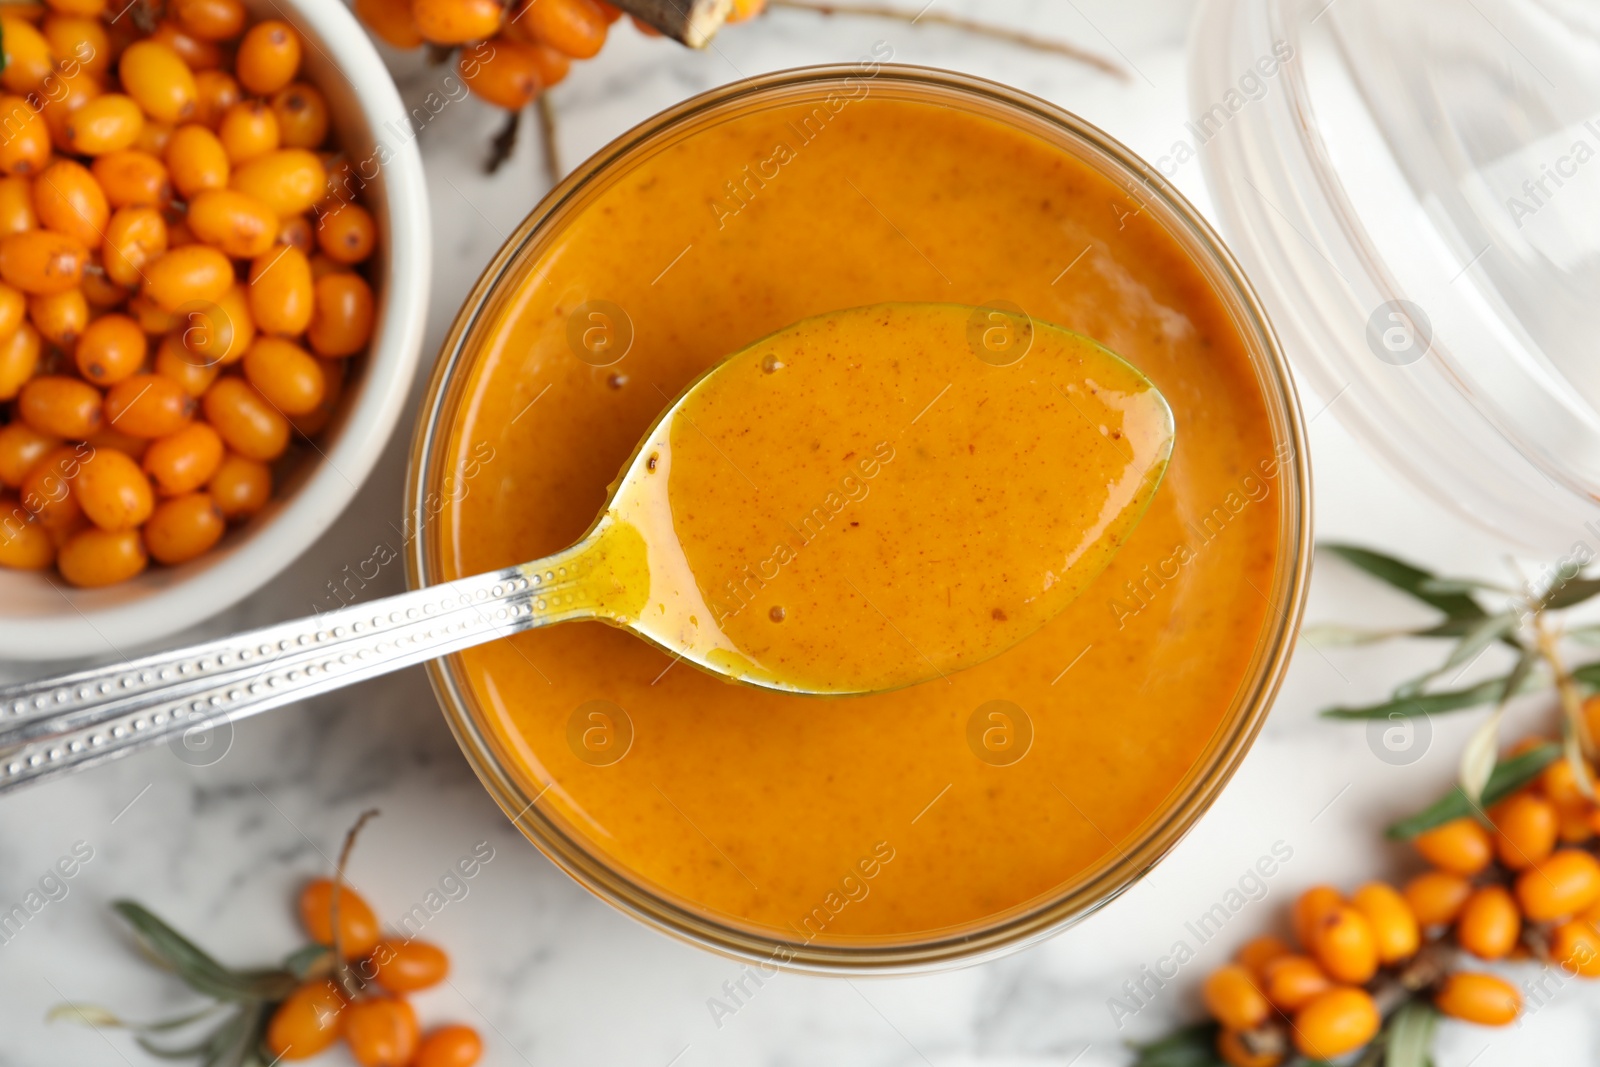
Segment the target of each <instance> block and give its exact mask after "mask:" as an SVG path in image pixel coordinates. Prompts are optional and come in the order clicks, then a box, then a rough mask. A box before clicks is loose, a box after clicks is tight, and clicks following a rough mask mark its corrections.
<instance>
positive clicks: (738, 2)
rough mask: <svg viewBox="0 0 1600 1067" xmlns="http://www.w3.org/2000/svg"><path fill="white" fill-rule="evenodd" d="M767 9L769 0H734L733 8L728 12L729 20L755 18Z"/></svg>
mask: <svg viewBox="0 0 1600 1067" xmlns="http://www.w3.org/2000/svg"><path fill="white" fill-rule="evenodd" d="M766 9H767V0H733V10H732V11H730V12H728V21H729V22H744V21H746V20H747V19H753V18H755V17H756V16H757V15H759V14H761V13H762V12H763V11H765V10H766Z"/></svg>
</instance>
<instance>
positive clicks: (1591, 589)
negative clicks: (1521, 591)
mask: <svg viewBox="0 0 1600 1067" xmlns="http://www.w3.org/2000/svg"><path fill="white" fill-rule="evenodd" d="M1596 593H1600V578H1576V577H1574V578H1568V579H1567V580H1566V581H1564V582H1561V583H1560V584H1559V585H1554V586H1551V587H1550V589H1549V590H1548V591H1547V592H1546V593H1545V594H1544V597H1543V598H1542V599H1540V601H1539V605H1540V607H1543V608H1546V609H1548V610H1550V611H1560V610H1561V609H1563V608H1570V607H1572V606H1573V605H1575V604H1582V603H1583V602H1584V601H1585V600H1588V599H1589V598H1590V597H1592V596H1594V595H1595V594H1596Z"/></svg>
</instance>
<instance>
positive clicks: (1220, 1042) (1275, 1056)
mask: <svg viewBox="0 0 1600 1067" xmlns="http://www.w3.org/2000/svg"><path fill="white" fill-rule="evenodd" d="M1246 1041H1247V1039H1246V1038H1245V1037H1244V1035H1242V1034H1240V1033H1239V1032H1238V1031H1237V1030H1219V1031H1218V1032H1217V1055H1219V1056H1221V1057H1222V1062H1223V1063H1226V1064H1227V1065H1228V1067H1278V1064H1280V1063H1282V1062H1283V1054H1282V1053H1281V1052H1277V1051H1275V1050H1268V1051H1264V1052H1255V1051H1252V1050H1251V1048H1250V1046H1249V1045H1248V1044H1246ZM416 1063H417V1067H421V1060H420V1059H418V1060H417V1061H416Z"/></svg>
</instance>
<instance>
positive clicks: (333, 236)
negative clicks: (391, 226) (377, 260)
mask: <svg viewBox="0 0 1600 1067" xmlns="http://www.w3.org/2000/svg"><path fill="white" fill-rule="evenodd" d="M377 240H378V227H377V224H376V223H375V222H374V221H373V219H372V213H371V212H369V211H368V210H367V209H366V208H364V207H362V206H361V205H360V204H352V203H350V202H348V201H340V202H339V203H337V204H335V205H333V206H332V207H329V208H327V209H326V210H324V211H323V212H322V215H321V217H320V218H318V220H317V246H318V247H319V248H321V249H322V251H323V253H324V254H325V255H326V256H327V257H328V258H329V259H331V260H334V261H335V262H338V263H345V264H355V263H360V262H363V261H364V260H366V258H367V257H368V256H370V255H372V249H373V246H374V245H375V244H376V243H377Z"/></svg>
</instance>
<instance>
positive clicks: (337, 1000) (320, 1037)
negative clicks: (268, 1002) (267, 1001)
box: [266, 978, 346, 1060]
mask: <svg viewBox="0 0 1600 1067" xmlns="http://www.w3.org/2000/svg"><path fill="white" fill-rule="evenodd" d="M345 1007H346V1005H345V999H344V996H343V994H341V993H340V992H339V987H338V986H336V985H334V984H333V982H332V981H331V980H329V979H326V978H320V979H315V980H313V981H310V982H307V983H306V984H305V985H302V986H301V987H300V988H299V989H296V990H295V991H294V992H293V993H291V994H289V999H288V1000H285V1001H284V1002H283V1003H282V1004H280V1005H278V1009H277V1010H276V1011H275V1012H273V1013H272V1020H271V1021H270V1022H269V1023H268V1024H267V1039H266V1040H267V1048H269V1049H271V1050H272V1053H273V1055H275V1056H280V1057H282V1058H283V1059H286V1060H305V1059H310V1058H311V1057H312V1056H315V1055H316V1054H317V1053H319V1052H322V1051H323V1050H324V1049H326V1048H328V1047H330V1046H331V1045H332V1044H333V1043H334V1042H335V1041H337V1040H339V1031H340V1024H341V1022H342V1019H341V1016H343V1014H344V1012H345Z"/></svg>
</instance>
